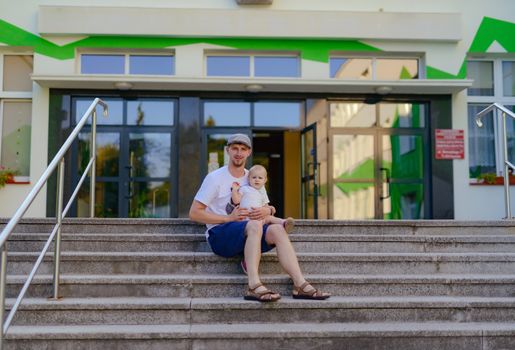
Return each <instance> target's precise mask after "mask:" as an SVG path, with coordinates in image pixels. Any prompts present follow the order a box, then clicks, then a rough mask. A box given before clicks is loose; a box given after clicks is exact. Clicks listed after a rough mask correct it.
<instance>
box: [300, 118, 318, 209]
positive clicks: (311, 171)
mask: <svg viewBox="0 0 515 350" xmlns="http://www.w3.org/2000/svg"><path fill="white" fill-rule="evenodd" d="M316 139H317V138H316V124H312V125H310V126H308V127H306V128H304V129H303V130H302V131H301V147H302V152H301V169H302V173H301V188H302V208H301V210H302V218H303V219H318V191H319V188H318V162H317V150H316Z"/></svg>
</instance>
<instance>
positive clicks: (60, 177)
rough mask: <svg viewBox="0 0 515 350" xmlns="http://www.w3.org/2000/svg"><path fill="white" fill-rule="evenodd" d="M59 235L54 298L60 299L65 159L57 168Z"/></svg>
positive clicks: (57, 239)
mask: <svg viewBox="0 0 515 350" xmlns="http://www.w3.org/2000/svg"><path fill="white" fill-rule="evenodd" d="M57 179H58V184H57V233H56V236H55V243H54V296H53V299H55V300H57V299H59V268H60V265H61V224H62V222H63V191H64V159H61V161H60V162H59V167H58V168H57Z"/></svg>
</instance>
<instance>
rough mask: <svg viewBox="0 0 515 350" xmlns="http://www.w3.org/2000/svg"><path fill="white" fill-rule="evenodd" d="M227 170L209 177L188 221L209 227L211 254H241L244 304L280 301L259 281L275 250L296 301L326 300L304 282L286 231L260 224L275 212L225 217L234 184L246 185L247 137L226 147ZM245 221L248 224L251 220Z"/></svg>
mask: <svg viewBox="0 0 515 350" xmlns="http://www.w3.org/2000/svg"><path fill="white" fill-rule="evenodd" d="M226 151H227V153H228V155H229V164H228V165H226V166H223V167H221V168H219V169H217V170H215V171H213V172H211V173H209V174H208V175H207V176H206V178H205V179H204V181H203V182H202V185H201V187H200V189H199V191H198V192H197V194H196V196H195V199H194V200H193V203H192V204H191V208H190V213H189V214H190V219H191V220H194V221H197V222H201V223H204V224H206V226H207V231H206V237H207V240H208V242H209V245H210V246H211V249H212V250H213V252H214V253H215V254H217V255H220V256H224V257H232V256H237V255H241V254H243V255H244V257H245V263H246V267H247V275H248V290H247V291H246V293H245V295H244V298H245V299H246V300H257V301H262V302H269V301H277V300H279V299H280V298H281V295H280V294H278V293H275V292H273V291H271V290H269V289H268V288H266V287H265V286H264V285H263V284H262V283H261V280H260V278H259V274H258V268H259V261H260V259H261V253H262V252H267V251H269V250H271V249H273V248H274V247H277V256H278V257H279V262H280V264H281V266H282V267H283V268H284V270H285V271H286V272H287V273H288V274H289V275H290V277H291V278H292V280H293V284H294V287H293V292H292V294H293V297H294V298H297V299H316V300H322V299H327V298H329V296H330V294H328V293H323V292H321V291H319V290H317V289H315V288H314V287H313V286H312V285H311V284H309V283H308V282H306V280H305V279H304V276H303V275H302V272H301V270H300V266H299V262H298V260H297V256H296V254H295V251H294V249H293V246H292V244H291V242H290V240H289V238H288V234H287V233H286V231H285V229H284V227H283V225H279V224H272V225H263V224H262V222H261V220H262V219H264V218H265V217H266V216H267V215H273V213H274V212H275V209H274V208H273V207H272V206H264V207H260V208H251V210H248V209H243V208H240V207H239V206H236V207H235V208H234V210H233V211H232V212H231V213H230V214H227V212H226V205H227V203H229V202H230V200H231V186H232V184H233V183H234V182H237V183H239V184H240V185H246V184H247V183H248V181H247V174H248V171H247V170H246V169H245V162H246V160H247V158H248V157H249V156H250V155H251V153H252V144H251V141H250V139H249V137H248V136H247V135H244V134H234V135H231V136H230V137H229V139H228V141H227V146H226ZM247 217H248V219H249V220H247Z"/></svg>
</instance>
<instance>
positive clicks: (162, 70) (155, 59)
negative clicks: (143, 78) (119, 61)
mask: <svg viewBox="0 0 515 350" xmlns="http://www.w3.org/2000/svg"><path fill="white" fill-rule="evenodd" d="M129 73H130V74H148V75H174V74H175V57H174V56H148V55H147V56H144V55H131V56H130V57H129Z"/></svg>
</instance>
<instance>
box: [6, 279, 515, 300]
mask: <svg viewBox="0 0 515 350" xmlns="http://www.w3.org/2000/svg"><path fill="white" fill-rule="evenodd" d="M306 279H307V280H308V281H310V282H312V283H313V284H314V285H315V286H316V287H318V288H320V289H322V290H324V291H327V292H330V293H332V295H334V296H356V297H360V296H379V297H380V296H383V297H386V296H470V297H472V296H477V297H515V274H511V275H501V274H498V275H496V274H488V275H484V274H475V275H474V274H470V275H464V274H429V275H423V274H418V275H407V274H406V275H361V274H359V275H345V274H329V275H323V274H317V275H306ZM25 280H26V276H19V275H15V276H12V275H11V276H7V282H8V283H7V290H6V293H7V296H8V297H16V296H17V295H18V293H19V291H20V288H21V286H22V284H23V283H24V282H25ZM262 281H263V282H264V283H265V284H266V285H267V286H268V287H269V288H270V289H272V290H275V291H277V292H279V293H281V294H282V295H285V296H286V295H290V294H291V280H290V279H289V278H288V277H286V276H285V275H263V276H262ZM246 288H247V278H246V276H245V275H243V274H239V275H234V274H232V275H231V274H227V275H213V274H207V275H190V274H186V275H178V274H175V275H67V274H63V275H62V276H61V289H60V295H61V296H63V297H72V298H88V297H93V298H97V297H163V298H165V297H173V298H180V297H188V298H222V297H241V296H242V295H243V293H244V292H245V290H246ZM52 294H53V289H52V276H51V275H39V276H36V277H35V279H34V281H33V282H32V284H31V287H29V290H28V294H27V296H29V297H44V298H46V297H49V296H51V295H52Z"/></svg>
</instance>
